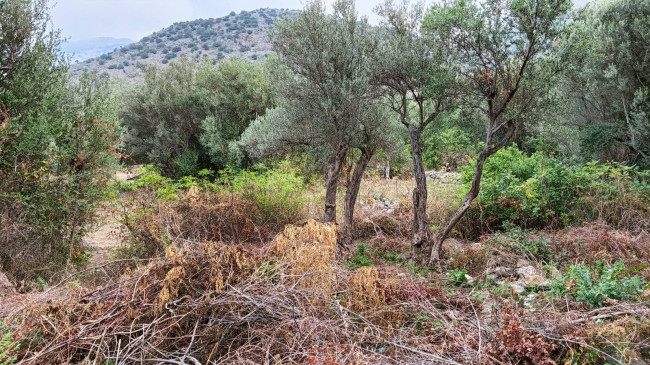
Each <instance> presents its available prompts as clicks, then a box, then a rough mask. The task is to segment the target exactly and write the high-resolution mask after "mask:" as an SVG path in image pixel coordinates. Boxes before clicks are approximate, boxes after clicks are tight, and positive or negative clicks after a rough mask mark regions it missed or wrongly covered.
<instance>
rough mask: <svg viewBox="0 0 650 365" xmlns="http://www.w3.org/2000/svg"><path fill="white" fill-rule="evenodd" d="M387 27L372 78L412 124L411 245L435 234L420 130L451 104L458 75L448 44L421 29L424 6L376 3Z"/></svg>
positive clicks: (404, 120)
mask: <svg viewBox="0 0 650 365" xmlns="http://www.w3.org/2000/svg"><path fill="white" fill-rule="evenodd" d="M377 12H378V13H379V14H380V15H381V16H382V17H383V18H384V22H385V23H386V25H387V27H386V28H385V32H386V34H385V37H384V38H383V40H382V43H381V51H380V52H377V55H378V57H377V65H376V74H375V78H374V82H375V83H376V84H378V85H381V86H382V87H383V88H384V91H385V96H386V97H387V99H388V101H389V105H390V107H391V108H392V109H393V110H394V111H395V112H396V113H397V115H398V116H399V120H400V122H401V124H402V125H404V126H405V127H406V128H408V132H409V141H410V145H411V154H412V157H413V173H414V175H415V188H414V189H413V212H414V221H413V226H414V227H413V228H414V236H413V247H414V248H421V247H424V246H426V244H427V243H428V242H429V241H430V239H431V229H430V227H429V221H428V219H427V177H426V173H425V170H424V163H423V161H422V133H423V132H424V130H425V129H426V128H427V126H429V125H430V124H431V123H434V122H435V121H436V120H437V118H438V117H439V116H441V114H443V113H444V112H446V111H448V110H450V108H452V107H453V104H452V97H453V94H454V92H453V91H454V84H455V79H454V77H455V75H453V74H452V73H451V72H450V70H451V67H449V66H452V67H453V65H450V64H449V63H446V62H445V61H446V54H445V51H446V49H445V48H444V47H442V45H441V44H438V43H437V39H435V38H432V37H429V38H425V37H424V36H423V35H422V33H421V30H420V25H421V23H422V19H423V5H422V4H416V5H414V6H409V3H408V1H403V2H401V3H400V4H397V5H396V4H394V2H393V1H392V0H387V1H386V2H384V3H383V4H382V5H380V6H379V7H378V8H377Z"/></svg>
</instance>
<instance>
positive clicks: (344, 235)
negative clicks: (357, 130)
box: [339, 148, 374, 249]
mask: <svg viewBox="0 0 650 365" xmlns="http://www.w3.org/2000/svg"><path fill="white" fill-rule="evenodd" d="M373 155H374V150H373V149H370V148H364V149H361V157H359V160H358V161H357V162H356V164H355V166H354V172H353V173H352V179H351V181H350V184H349V185H348V189H347V190H346V192H345V200H344V203H343V204H344V212H343V226H342V227H341V236H340V238H339V245H340V246H341V248H343V249H345V248H346V247H347V246H348V245H349V244H350V242H352V228H353V223H352V222H353V219H354V206H355V204H356V202H357V197H358V196H359V189H360V187H361V180H363V174H364V172H365V171H366V168H367V167H368V163H369V162H370V159H371V158H372V156H373Z"/></svg>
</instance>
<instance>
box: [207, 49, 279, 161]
mask: <svg viewBox="0 0 650 365" xmlns="http://www.w3.org/2000/svg"><path fill="white" fill-rule="evenodd" d="M203 72H205V73H206V75H199V76H200V80H202V81H201V82H202V83H205V85H204V86H205V87H206V89H207V90H215V91H217V92H214V93H213V94H212V95H211V104H212V105H214V108H215V109H216V110H217V111H218V113H216V114H215V115H211V116H209V117H208V118H206V119H204V120H203V121H202V123H201V126H202V128H203V133H202V134H201V136H200V141H201V144H202V145H203V146H204V147H205V148H206V149H207V153H208V155H209V156H210V158H211V159H212V161H213V163H214V164H215V165H217V166H223V165H232V166H239V165H241V162H242V160H243V159H244V158H245V156H244V155H243V153H242V151H241V150H240V149H239V148H238V146H237V143H236V141H237V140H238V139H239V137H240V136H241V135H242V133H244V131H245V130H246V128H248V126H249V124H250V123H251V121H252V120H255V118H257V117H258V116H261V115H264V113H265V111H266V109H267V108H271V107H272V106H273V105H274V100H273V96H272V93H271V84H270V82H269V78H268V70H267V68H266V64H265V63H252V62H247V61H243V60H240V59H237V58H231V59H228V60H225V61H222V62H220V63H219V65H218V66H217V67H216V68H208V69H205V70H203Z"/></svg>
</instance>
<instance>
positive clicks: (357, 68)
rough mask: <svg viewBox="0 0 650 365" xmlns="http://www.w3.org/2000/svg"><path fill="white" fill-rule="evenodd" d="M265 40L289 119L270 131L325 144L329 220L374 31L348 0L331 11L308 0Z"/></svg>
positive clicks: (362, 104) (366, 97)
mask: <svg viewBox="0 0 650 365" xmlns="http://www.w3.org/2000/svg"><path fill="white" fill-rule="evenodd" d="M271 40H272V44H273V47H274V50H275V52H277V54H278V61H279V66H278V68H277V70H276V72H277V75H278V77H276V80H277V81H276V82H274V84H275V86H276V88H277V90H278V97H279V99H280V100H279V104H280V105H282V107H283V108H284V110H285V111H286V112H287V114H286V115H287V120H288V121H289V120H290V122H289V123H283V125H284V127H281V126H277V131H276V132H274V133H276V134H278V136H279V138H284V139H285V140H294V141H295V142H296V143H302V144H307V145H312V146H314V145H318V146H327V151H328V152H327V153H328V158H327V178H326V193H325V209H324V214H323V221H324V222H335V221H336V196H337V190H338V184H339V179H340V177H341V173H342V169H343V165H344V161H345V158H346V155H347V154H348V152H349V150H350V149H351V148H353V147H354V140H355V138H356V136H357V135H358V133H359V131H360V128H361V127H360V125H361V124H362V123H363V122H364V121H366V119H365V115H364V113H366V112H367V111H368V108H369V107H370V106H369V102H371V101H372V100H373V97H372V92H373V91H372V88H371V87H370V84H369V79H370V67H369V64H368V62H369V61H368V60H369V59H371V57H372V55H373V52H375V51H376V49H377V46H376V39H375V37H374V31H373V30H372V28H371V27H370V25H369V24H368V22H367V20H366V19H359V18H358V17H357V14H356V12H355V8H354V1H351V0H340V1H336V2H335V3H334V4H333V13H332V14H331V15H329V14H327V13H326V10H325V7H324V5H323V3H322V2H320V1H312V2H309V3H308V4H307V6H306V8H305V10H304V11H303V12H302V13H300V15H299V16H298V17H296V18H287V19H285V20H284V21H282V22H280V23H279V24H277V26H276V28H275V30H274V31H273V34H272V37H271Z"/></svg>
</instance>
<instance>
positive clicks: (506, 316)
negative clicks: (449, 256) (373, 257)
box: [6, 221, 650, 365]
mask: <svg viewBox="0 0 650 365" xmlns="http://www.w3.org/2000/svg"><path fill="white" fill-rule="evenodd" d="M335 252H336V228H335V227H334V226H333V225H325V224H320V223H316V222H314V221H308V222H307V223H306V224H304V225H302V226H291V225H290V226H287V227H286V228H285V230H284V232H283V233H281V234H279V235H278V236H277V237H276V238H275V239H274V240H273V241H272V242H271V243H270V244H266V245H263V246H261V247H253V246H251V245H246V244H226V243H223V242H208V241H206V242H190V241H188V240H186V239H183V240H175V241H174V242H173V243H172V244H170V245H169V246H168V247H167V249H166V254H165V256H164V257H162V258H159V259H155V260H153V261H152V262H150V263H149V264H147V265H146V266H143V267H140V268H137V269H133V270H132V271H129V272H127V273H125V274H124V275H123V276H122V277H121V278H119V279H116V280H114V281H112V282H110V283H108V284H106V285H104V286H102V287H100V288H96V289H95V290H92V291H90V290H85V291H81V292H79V293H78V294H77V295H76V296H75V297H74V298H71V299H70V300H65V301H52V302H48V303H44V304H39V305H28V306H26V307H25V308H24V309H23V310H22V311H20V312H18V313H15V314H14V315H13V316H11V317H10V318H8V319H7V320H6V322H7V323H8V324H9V325H10V326H11V327H12V328H16V329H18V330H16V331H15V332H14V334H13V339H14V341H15V342H17V343H21V344H22V346H21V348H20V349H19V350H18V351H17V352H16V355H17V357H18V361H19V363H21V364H43V363H52V364H55V363H56V364H67V363H69V364H95V363H97V364H142V363H168V364H188V365H189V364H234V363H241V364H253V363H255V364H262V363H266V364H289V363H308V364H370V363H373V364H375V363H382V364H397V363H441V364H442V363H461V364H470V363H474V364H486V363H494V364H497V363H519V364H553V363H555V362H554V360H555V359H558V358H560V357H565V356H566V355H567V354H569V353H571V354H573V353H575V354H576V356H577V357H579V356H581V355H583V354H584V353H590V352H593V353H594V354H595V355H594V356H602V357H604V358H608V357H612V356H610V355H608V354H606V353H604V352H602V351H601V350H597V349H596V347H595V345H596V342H597V341H606V340H607V339H609V338H611V336H609V335H610V334H614V335H615V336H617V338H618V337H620V340H621V341H624V340H625V338H627V341H628V342H627V343H632V342H635V343H637V345H636V346H637V348H635V349H634V350H636V349H645V351H648V344H647V338H648V335H650V320H649V318H650V313H649V312H650V309H648V308H647V307H645V306H643V305H634V304H618V305H616V306H614V307H608V308H601V309H598V310H591V309H587V308H583V309H580V308H572V309H568V310H567V311H564V312H563V313H562V311H560V310H557V309H554V308H538V309H537V310H535V311H534V312H527V313H524V311H523V310H522V309H521V308H519V307H518V305H517V304H516V302H515V301H508V300H503V301H501V302H500V303H499V305H496V306H495V305H492V306H489V307H486V306H484V305H483V304H482V303H481V301H480V300H478V299H477V296H476V294H475V293H471V292H469V293H468V292H464V291H463V290H460V288H458V289H459V290H458V291H457V292H455V293H452V290H450V288H449V287H444V286H437V287H433V286H431V285H427V282H425V281H423V280H419V279H418V277H417V276H411V275H407V274H404V273H400V272H399V271H398V270H397V268H395V267H392V268H391V267H388V266H383V267H382V266H371V267H361V268H358V269H356V270H345V269H344V268H343V267H341V266H340V265H337V264H336V262H335ZM440 280H444V279H442V278H441V279H440ZM454 291H455V290H454ZM524 314H525V315H524ZM524 317H525V319H524ZM549 319H551V320H549ZM596 321H598V322H596ZM602 321H607V323H606V325H603V324H602ZM597 323H601V324H599V325H597ZM630 336H631V337H630ZM644 338H645V340H643V339H644ZM644 341H646V343H644ZM638 343H641V345H640V347H639V345H638ZM590 344H591V345H590ZM605 346H606V344H605ZM644 346H645V347H644ZM629 348H630V351H632V350H633V349H632V347H629ZM627 355H630V354H627ZM612 358H613V357H612ZM628 358H629V356H628Z"/></svg>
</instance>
